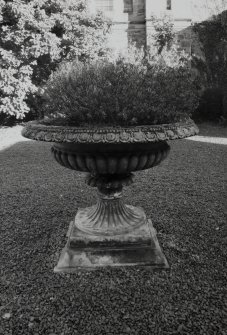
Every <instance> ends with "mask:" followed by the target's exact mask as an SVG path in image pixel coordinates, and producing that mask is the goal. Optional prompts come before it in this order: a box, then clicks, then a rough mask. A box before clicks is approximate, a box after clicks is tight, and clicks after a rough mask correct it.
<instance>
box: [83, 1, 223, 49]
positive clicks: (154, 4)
mask: <svg viewBox="0 0 227 335" xmlns="http://www.w3.org/2000/svg"><path fill="white" fill-rule="evenodd" d="M87 1H88V3H89V7H90V10H91V11H97V10H101V11H103V13H104V14H105V16H107V17H109V18H110V19H111V20H112V22H113V26H112V30H111V35H110V38H109V45H110V46H111V47H113V48H115V49H123V48H126V47H127V45H128V43H129V42H130V41H133V42H136V44H137V45H138V46H146V45H147V44H149V36H150V35H151V33H152V29H153V28H152V21H151V16H152V15H156V16H157V17H160V16H163V15H165V14H167V15H169V16H170V17H171V18H172V19H173V21H174V29H175V31H176V32H177V33H178V37H179V43H180V45H181V48H182V49H184V50H185V51H187V52H189V53H190V52H191V44H192V35H191V29H190V27H191V25H192V23H194V22H199V21H203V20H206V19H208V18H209V17H211V16H212V15H214V14H218V13H221V12H222V11H224V10H225V9H227V0H87Z"/></svg>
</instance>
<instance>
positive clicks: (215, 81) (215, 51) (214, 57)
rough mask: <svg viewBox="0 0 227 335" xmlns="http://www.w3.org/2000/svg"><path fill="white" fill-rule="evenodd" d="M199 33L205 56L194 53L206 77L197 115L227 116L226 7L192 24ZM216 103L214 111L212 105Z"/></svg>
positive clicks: (215, 117) (206, 117) (199, 69)
mask: <svg viewBox="0 0 227 335" xmlns="http://www.w3.org/2000/svg"><path fill="white" fill-rule="evenodd" d="M193 29H194V31H195V32H196V34H197V35H198V37H199V40H200V43H201V46H202V50H203V54H204V58H198V57H196V56H195V57H194V60H193V61H194V65H195V67H196V68H197V69H198V71H199V72H200V75H201V78H203V84H204V88H205V89H206V90H207V92H204V94H203V97H202V101H201V106H200V109H199V110H197V113H196V117H197V118H199V117H201V118H202V119H204V118H205V119H207V120H215V119H216V120H217V119H220V118H225V119H227V11H223V12H222V13H221V14H219V15H216V16H213V17H212V19H210V20H207V21H204V22H201V23H197V24H195V26H194V27H193ZM210 104H212V105H213V112H212V111H211V108H210V107H209V105H210Z"/></svg>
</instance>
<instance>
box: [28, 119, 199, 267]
mask: <svg viewBox="0 0 227 335" xmlns="http://www.w3.org/2000/svg"><path fill="white" fill-rule="evenodd" d="M196 134H198V128H197V126H196V125H195V124H194V122H193V121H191V120H189V121H187V122H185V123H174V124H163V125H155V126H137V127H125V128H123V127H103V128H79V127H78V128H77V127H68V126H64V127H63V126H47V125H43V124H41V123H40V124H39V123H30V124H28V125H27V126H26V127H25V128H24V129H23V131H22V135H23V136H24V137H27V138H30V139H33V140H37V141H47V142H53V146H52V149H51V151H52V155H53V157H54V158H55V160H56V161H57V162H58V163H59V164H61V165H62V166H64V167H66V168H69V169H73V170H76V171H81V172H85V173H86V178H85V180H86V183H87V184H88V185H90V186H91V187H96V188H97V189H98V201H97V203H96V204H95V205H93V206H90V207H86V208H79V209H78V211H77V214H76V216H75V219H74V220H73V221H72V222H71V223H70V228H69V231H68V241H67V243H66V246H65V248H64V249H63V250H62V253H61V256H60V259H59V262H58V264H57V266H56V267H55V269H54V270H55V271H56V272H76V271H78V270H81V269H87V270H90V269H96V268H100V267H104V266H114V267H116V266H148V267H150V268H167V267H168V263H167V260H166V258H165V256H164V254H163V252H162V250H161V248H160V246H159V243H158V240H157V237H156V231H155V229H154V227H153V225H152V222H151V220H150V218H148V217H147V216H146V214H145V212H144V210H143V209H142V208H140V207H134V206H130V205H126V204H124V202H123V200H122V188H123V186H129V185H131V184H132V183H133V172H135V171H140V170H145V169H149V168H152V167H154V166H156V165H158V164H160V163H161V162H162V161H163V160H164V159H165V158H166V157H167V155H168V153H169V150H170V146H169V145H168V144H167V141H168V140H175V139H182V138H185V137H188V136H192V135H196ZM56 182H57V181H56ZM144 196H146V194H145V195H144Z"/></svg>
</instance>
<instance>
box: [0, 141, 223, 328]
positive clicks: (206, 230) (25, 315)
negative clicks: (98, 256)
mask: <svg viewBox="0 0 227 335" xmlns="http://www.w3.org/2000/svg"><path fill="white" fill-rule="evenodd" d="M212 136H213V135H212ZM222 137H223V136H222ZM171 144H172V146H171V148H172V150H171V152H170V156H169V158H168V159H167V160H166V161H164V162H163V163H162V165H161V166H160V167H156V168H153V169H151V170H148V171H144V172H140V173H137V178H136V182H135V184H134V185H133V186H130V187H128V188H126V189H125V197H126V199H127V202H128V203H131V204H134V205H138V206H143V207H144V209H145V211H146V213H147V214H148V215H149V216H150V217H151V218H152V221H153V224H154V226H155V228H156V229H157V231H158V238H159V241H160V244H161V245H162V247H163V249H164V253H165V255H166V256H167V258H168V261H169V263H170V265H171V268H170V270H168V271H154V272H150V271H148V270H146V269H139V270H138V269H113V270H111V269H104V270H98V271H96V272H92V273H86V272H83V273H79V274H74V275H65V274H55V273H53V267H54V266H55V265H56V263H57V260H58V257H59V253H60V251H61V249H62V247H63V246H64V244H65V241H66V236H65V234H66V232H67V228H68V225H69V222H70V220H71V219H72V218H73V216H74V215H75V213H76V209H77V208H78V207H83V206H87V205H88V204H90V203H92V202H94V199H95V190H93V189H91V188H89V187H87V186H85V184H84V181H83V175H82V174H81V173H77V172H74V171H71V170H68V169H64V168H62V167H61V166H60V165H58V164H57V163H55V162H54V161H53V159H52V157H51V154H50V144H48V143H38V142H33V141H28V142H19V143H16V144H15V145H13V146H11V147H8V148H7V149H5V150H2V151H0V175H1V188H0V199H1V216H0V236H1V243H0V255H1V261H0V275H1V282H0V298H1V305H0V334H3V335H27V334H32V335H38V334H40V335H89V334H90V335H96V334H97V335H101V334H105V335H111V334H112V335H123V334H138V335H144V334H149V335H165V334H172V335H173V334H191V335H200V334H202V335H215V334H216V335H224V334H226V332H225V329H226V328H225V327H226V326H227V325H226V309H227V300H226V294H225V293H226V283H227V274H226V242H227V234H226V225H225V217H224V204H223V199H224V198H225V195H226V194H225V190H224V166H226V157H227V156H226V146H224V145H219V144H211V143H203V142H195V141H187V140H180V141H175V142H171Z"/></svg>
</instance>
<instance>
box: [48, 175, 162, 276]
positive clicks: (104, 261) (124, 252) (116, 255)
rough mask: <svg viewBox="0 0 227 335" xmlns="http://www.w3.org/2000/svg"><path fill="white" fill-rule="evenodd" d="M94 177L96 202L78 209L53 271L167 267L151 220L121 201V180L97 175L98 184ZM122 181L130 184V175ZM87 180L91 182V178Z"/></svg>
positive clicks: (140, 209)
mask: <svg viewBox="0 0 227 335" xmlns="http://www.w3.org/2000/svg"><path fill="white" fill-rule="evenodd" d="M96 179H97V177H96ZM94 180H95V178H93V179H92V184H93V185H94V186H97V187H98V189H99V193H98V194H99V201H98V203H97V204H96V205H94V206H91V207H88V208H80V209H79V210H78V212H77V214H76V217H75V220H74V221H72V222H71V224H70V228H69V231H68V241H67V243H66V246H65V248H64V249H63V250H62V253H61V256H60V259H59V262H58V264H57V266H56V267H55V269H54V271H55V272H77V271H81V270H94V269H97V268H102V267H106V266H111V267H122V266H146V267H150V268H168V263H167V260H166V258H165V256H164V254H163V252H162V250H161V248H160V246H159V243H158V240H157V237H156V231H155V229H154V227H153V225H152V222H151V220H150V219H148V218H147V217H146V214H145V212H144V210H143V209H142V208H140V207H134V206H130V205H125V204H124V203H123V202H122V200H121V197H122V182H121V183H120V184H119V183H118V184H116V181H114V182H113V180H112V181H111V182H110V180H109V181H108V183H106V182H104V180H103V179H102V181H101V183H100V178H98V180H99V185H100V186H98V185H97V183H95V182H94ZM124 180H127V183H130V181H131V178H129V177H128V178H124ZM118 181H119V177H118ZM87 182H88V183H90V182H91V177H90V178H88V180H87ZM113 185H115V187H114V186H113Z"/></svg>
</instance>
